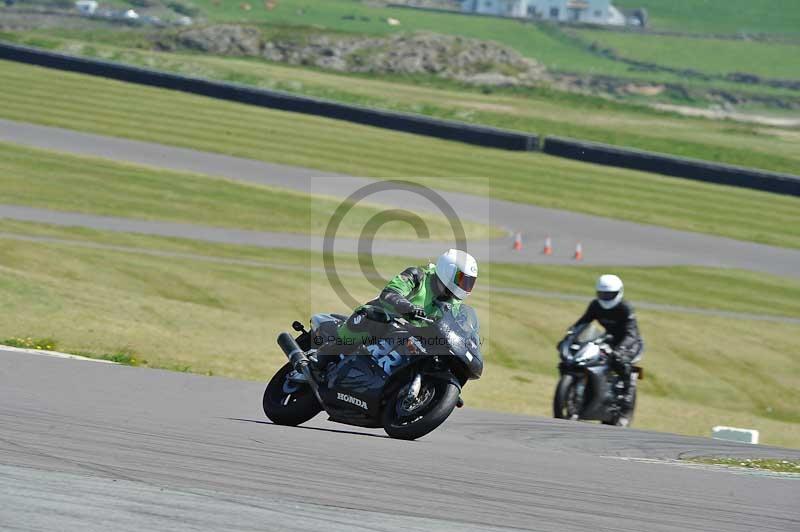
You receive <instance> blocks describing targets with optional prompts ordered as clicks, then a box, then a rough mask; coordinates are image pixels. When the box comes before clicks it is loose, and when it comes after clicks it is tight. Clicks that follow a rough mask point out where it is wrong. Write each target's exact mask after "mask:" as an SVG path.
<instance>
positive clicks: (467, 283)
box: [436, 249, 478, 299]
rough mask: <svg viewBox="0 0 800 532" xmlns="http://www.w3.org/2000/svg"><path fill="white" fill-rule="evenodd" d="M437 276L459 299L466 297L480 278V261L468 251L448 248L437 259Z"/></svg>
mask: <svg viewBox="0 0 800 532" xmlns="http://www.w3.org/2000/svg"><path fill="white" fill-rule="evenodd" d="M436 276H437V277H439V280H440V281H441V282H442V284H444V286H445V287H447V289H448V290H450V292H451V293H452V294H453V295H454V296H455V297H457V298H458V299H466V298H467V296H468V295H469V294H470V292H472V287H473V286H475V280H476V279H477V278H478V263H477V261H476V260H475V258H474V257H473V256H472V255H470V254H469V253H467V252H466V251H460V250H457V249H451V250H448V251H447V252H446V253H443V254H442V255H441V256H440V257H439V259H438V260H437V261H436Z"/></svg>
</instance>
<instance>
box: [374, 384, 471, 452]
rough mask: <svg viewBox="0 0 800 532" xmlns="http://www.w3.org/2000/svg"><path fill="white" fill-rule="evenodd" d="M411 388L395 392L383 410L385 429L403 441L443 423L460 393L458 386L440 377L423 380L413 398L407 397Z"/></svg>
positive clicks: (419, 435) (423, 433) (427, 431)
mask: <svg viewBox="0 0 800 532" xmlns="http://www.w3.org/2000/svg"><path fill="white" fill-rule="evenodd" d="M408 388H409V385H408V384H407V385H405V386H403V387H401V388H400V389H399V390H398V391H397V392H396V393H394V394H393V395H392V396H391V397H390V398H389V401H388V403H387V404H386V409H385V410H384V411H383V430H385V431H386V434H388V435H389V436H391V437H392V438H397V439H400V440H416V439H417V438H421V437H422V436H425V435H426V434H428V433H429V432H431V431H433V430H434V429H435V428H436V427H438V426H439V425H441V424H442V423H444V421H445V420H446V419H447V418H448V417H449V416H450V414H451V413H452V412H453V409H454V408H455V407H456V403H458V398H459V396H460V395H461V390H459V389H458V386H456V385H455V384H453V383H452V382H447V381H443V380H439V379H431V380H428V381H423V383H422V386H421V388H420V391H419V394H417V397H416V398H415V399H413V400H409V399H408V397H407V396H408Z"/></svg>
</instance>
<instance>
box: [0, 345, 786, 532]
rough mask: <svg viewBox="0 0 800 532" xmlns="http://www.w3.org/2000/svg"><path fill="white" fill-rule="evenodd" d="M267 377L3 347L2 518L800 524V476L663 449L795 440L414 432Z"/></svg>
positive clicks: (134, 524)
mask: <svg viewBox="0 0 800 532" xmlns="http://www.w3.org/2000/svg"><path fill="white" fill-rule="evenodd" d="M221 356H224V355H221ZM262 391H263V385H262V384H259V383H256V382H242V381H235V380H230V379H225V378H219V377H203V376H198V375H189V374H182V373H173V372H167V371H158V370H149V369H142V368H131V367H126V366H117V365H113V364H101V363H97V362H83V361H75V360H66V359H61V358H54V357H50V356H45V355H33V354H24V353H18V352H9V351H0V529H2V530H4V531H5V530H15V531H17V530H26V531H27V530H31V531H32V530H37V531H38V530H60V531H72V530H76V531H77V530H80V531H100V530H115V531H134V530H135V531H141V530H176V531H185V530H186V531H188V530H281V531H294V530H297V531H300V530H326V531H328V530H330V531H350V530H370V531H381V530H411V531H414V530H419V531H422V530H453V531H479V530H485V531H492V530H509V529H526V530H542V531H556V530H557V531H573V530H574V531H581V532H584V531H586V530H615V531H642V530H646V531H648V532H660V531H687V530H694V531H701V530H702V531H712V530H720V531H725V532H732V531H739V530H741V531H745V530H747V531H750V530H761V531H783V532H786V531H790V530H798V529H800V478H799V477H798V476H788V475H780V474H775V473H764V472H761V473H759V472H753V471H745V470H729V469H723V468H718V467H708V466H697V465H691V466H690V465H681V464H677V463H675V462H670V461H668V460H670V459H673V460H674V459H676V458H678V457H680V456H692V455H728V456H770V457H785V458H795V459H797V458H800V451H794V450H786V449H778V448H770V447H763V446H749V445H743V444H734V443H726V442H718V441H714V440H711V439H703V438H690V437H681V436H675V435H670V434H661V433H652V432H643V431H636V430H632V429H628V430H626V429H618V428H615V427H603V426H596V425H591V424H585V423H572V422H563V421H554V420H548V419H543V418H530V417H520V416H511V415H502V414H493V413H486V412H480V411H472V410H470V409H469V408H465V409H462V410H457V411H456V412H454V414H453V416H452V417H451V419H450V420H448V422H446V423H445V425H443V426H442V427H441V428H440V429H439V430H438V431H436V432H434V433H433V434H431V435H429V436H428V437H426V438H423V439H421V440H419V441H417V442H403V441H396V440H391V439H388V438H386V437H384V434H383V432H382V431H375V430H366V429H358V428H353V427H348V426H344V425H338V424H334V423H330V422H327V421H325V420H324V418H323V416H322V415H320V416H318V417H317V418H316V419H315V420H313V421H312V422H310V423H308V424H307V425H306V426H303V427H298V428H289V427H280V426H276V425H272V424H270V423H269V422H268V421H267V420H266V418H265V417H264V415H263V413H262V411H261V404H260V402H261V393H262ZM657 459H658V460H667V461H657Z"/></svg>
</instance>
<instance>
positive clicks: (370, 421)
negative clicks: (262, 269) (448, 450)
mask: <svg viewBox="0 0 800 532" xmlns="http://www.w3.org/2000/svg"><path fill="white" fill-rule="evenodd" d="M440 309H441V311H442V317H441V318H439V319H437V320H431V319H427V318H422V319H419V318H417V319H413V320H410V321H409V320H408V319H405V318H403V317H401V316H396V315H390V314H389V313H387V312H386V311H385V310H384V309H383V308H381V307H377V306H372V307H369V309H368V313H369V316H368V318H369V319H372V320H376V321H379V322H382V323H384V324H385V325H386V331H387V332H386V334H385V335H383V338H381V339H379V340H377V341H375V342H368V343H367V344H365V345H362V346H360V347H358V348H357V349H356V350H355V351H353V352H352V354H339V355H335V354H336V353H337V347H338V344H336V342H339V340H338V336H337V334H336V330H337V328H338V327H339V325H341V324H342V323H343V322H344V321H345V320H346V319H347V318H346V317H345V316H342V315H338V314H316V315H314V316H313V317H312V318H311V329H310V330H305V327H304V326H303V324H301V323H300V322H297V321H296V322H294V323H293V324H292V328H293V329H294V330H295V331H297V332H299V333H300V335H299V336H298V337H297V338H292V336H291V335H290V334H289V333H286V332H283V333H281V334H280V335H279V336H278V345H279V346H280V347H281V349H282V350H283V352H284V353H285V354H286V356H287V357H288V358H289V362H288V363H287V364H285V365H284V366H283V367H282V368H281V369H280V370H278V372H277V373H276V374H275V375H274V376H273V377H272V380H270V382H269V384H268V385H267V388H266V390H265V391H264V400H263V406H264V413H265V414H266V415H267V417H268V418H269V419H270V420H272V421H273V422H274V423H277V424H279V425H291V426H295V425H299V424H301V423H304V422H306V421H308V420H310V419H311V418H313V417H314V416H316V415H317V414H318V413H319V412H320V411H322V410H325V412H326V413H327V414H328V416H329V420H330V421H335V422H339V423H345V424H348V425H356V426H361V427H370V428H380V427H382V428H383V429H384V430H385V431H386V433H387V434H388V435H389V436H391V437H392V438H399V439H404V440H414V439H417V438H420V437H422V436H424V435H426V434H428V433H429V432H431V431H432V430H434V429H435V428H436V427H438V426H439V425H441V424H442V423H443V422H444V421H445V420H446V419H447V418H448V416H449V415H450V414H451V413H452V411H453V409H454V408H455V407H456V406H459V407H460V406H462V405H463V401H462V400H461V397H460V395H461V389H462V387H463V386H464V385H465V384H466V382H467V381H468V380H470V379H478V378H480V376H481V374H482V373H483V358H482V356H481V351H480V338H479V336H478V317H477V314H476V313H475V311H474V309H472V308H471V307H469V306H467V305H463V304H462V305H460V307H458V309H457V310H456V309H455V308H454V307H452V306H450V305H442V306H441V307H440ZM350 351H352V349H351V350H350ZM323 353H326V354H325V355H323ZM330 353H334V356H331V354H330ZM317 357H320V359H319V360H318V358H317ZM323 358H324V359H330V358H333V361H330V362H324V363H321V362H320V361H321V360H322V359H323ZM322 366H324V367H322Z"/></svg>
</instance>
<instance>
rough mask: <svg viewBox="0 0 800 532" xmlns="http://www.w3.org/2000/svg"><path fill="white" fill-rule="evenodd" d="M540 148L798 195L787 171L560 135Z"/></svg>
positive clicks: (797, 183)
mask: <svg viewBox="0 0 800 532" xmlns="http://www.w3.org/2000/svg"><path fill="white" fill-rule="evenodd" d="M542 151H543V152H544V153H547V154H549V155H554V156H556V157H565V158H567V159H574V160H576V161H583V162H587V163H595V164H602V165H606V166H615V167H618V168H629V169H631V170H642V171H644V172H651V173H655V174H663V175H668V176H673V177H683V178H686V179H693V180H695V181H705V182H706V183H717V184H720V185H730V186H734V187H744V188H751V189H756V190H764V191H767V192H776V193H779V194H787V195H791V196H800V177H799V176H794V175H790V174H781V173H777V172H768V171H766V170H758V169H755V168H744V167H741V166H733V165H729V164H721V163H713V162H709V161H701V160H698V159H688V158H685V157H677V156H673V155H666V154H662V153H653V152H648V151H643V150H636V149H633V148H624V147H621V146H612V145H609V144H600V143H597V142H587V141H582V140H575V139H567V138H561V137H545V139H544V147H543V148H542Z"/></svg>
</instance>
